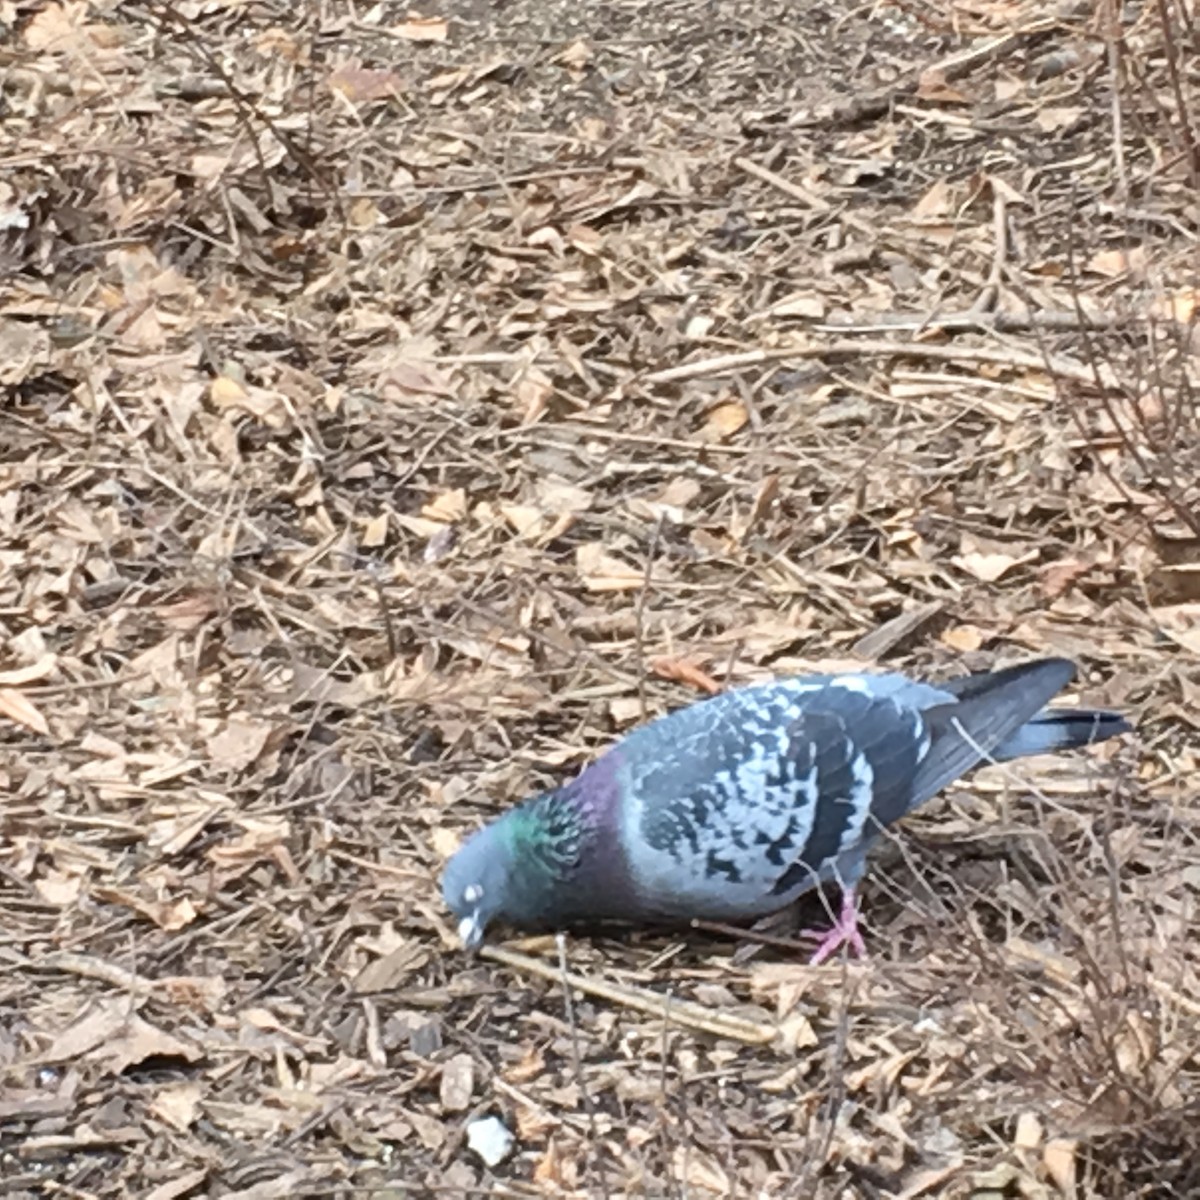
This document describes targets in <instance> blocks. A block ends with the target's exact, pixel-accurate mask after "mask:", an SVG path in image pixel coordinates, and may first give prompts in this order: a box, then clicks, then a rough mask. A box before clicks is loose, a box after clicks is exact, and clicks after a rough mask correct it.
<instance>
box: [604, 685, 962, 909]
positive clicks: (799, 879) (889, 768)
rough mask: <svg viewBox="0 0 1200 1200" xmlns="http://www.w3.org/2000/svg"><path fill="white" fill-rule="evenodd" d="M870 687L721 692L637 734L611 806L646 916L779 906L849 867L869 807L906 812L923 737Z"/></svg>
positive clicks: (884, 694)
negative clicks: (618, 797) (618, 815)
mask: <svg viewBox="0 0 1200 1200" xmlns="http://www.w3.org/2000/svg"><path fill="white" fill-rule="evenodd" d="M874 682H875V681H874V679H873V678H872V677H870V676H867V677H863V676H847V677H844V678H834V679H830V680H822V681H820V682H819V683H811V684H801V683H796V682H795V681H792V682H791V683H790V684H789V685H787V686H785V685H780V686H779V687H778V688H775V689H754V690H752V691H747V692H743V693H727V694H726V696H724V697H721V698H719V699H721V700H723V701H725V703H723V704H720V705H714V704H706V705H701V706H696V707H694V708H693V709H685V710H683V711H682V712H680V713H677V714H674V715H673V717H672V718H668V719H667V720H665V721H662V722H657V723H656V724H655V726H653V727H647V733H649V732H650V729H653V730H654V731H655V732H654V736H652V737H645V738H643V739H642V740H641V742H640V744H639V745H637V747H636V751H637V753H636V755H631V758H630V759H628V760H627V762H626V766H625V767H624V768H623V770H622V776H623V778H622V804H623V808H624V828H625V832H624V838H625V851H626V856H627V859H628V862H629V866H630V868H631V873H632V878H633V881H634V884H635V887H636V890H637V892H638V897H639V901H640V904H641V905H642V907H643V908H644V909H645V911H646V914H647V915H648V916H650V915H657V916H660V917H681V918H687V917H709V918H711V919H722V918H724V919H733V918H737V917H747V916H753V915H756V914H758V913H765V912H770V911H773V910H775V909H778V908H781V907H783V906H784V905H785V904H787V903H789V902H790V901H791V900H792V899H794V898H795V897H796V896H798V895H800V894H801V893H803V892H805V891H807V890H809V889H810V888H812V887H814V886H815V885H816V884H817V883H818V882H819V881H820V880H822V879H827V878H831V877H833V876H834V875H835V874H836V868H837V864H838V860H839V858H841V857H842V856H845V855H846V854H847V853H848V852H849V853H850V855H851V857H852V858H853V859H854V860H856V861H857V860H858V859H860V858H861V854H862V852H863V850H864V849H865V844H866V843H867V842H868V841H869V840H871V839H872V838H873V837H874V836H875V835H876V834H877V833H878V830H879V827H880V818H879V815H878V814H879V813H880V812H884V811H886V812H897V813H902V812H904V811H907V807H908V805H907V799H908V796H909V795H910V794H911V789H912V782H913V779H914V777H915V775H916V772H917V770H918V768H919V766H920V763H921V761H922V759H923V758H924V756H925V755H926V753H927V752H928V749H929V745H930V739H929V734H928V731H927V730H926V728H925V723H924V720H923V718H922V714H921V712H920V710H919V709H918V708H916V707H913V706H911V705H909V704H906V703H905V702H904V701H903V699H902V696H903V692H902V691H899V690H897V689H896V688H895V687H894V686H890V685H888V684H886V683H885V684H884V685H881V686H880V687H878V688H875V687H873V686H872V685H873V684H874ZM946 698H947V699H948V697H946ZM689 714H690V716H689ZM630 749H631V750H632V749H634V747H630Z"/></svg>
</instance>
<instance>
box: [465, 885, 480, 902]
mask: <svg viewBox="0 0 1200 1200" xmlns="http://www.w3.org/2000/svg"><path fill="white" fill-rule="evenodd" d="M463 899H464V900H465V901H466V902H467V903H468V904H478V903H479V901H480V900H482V899H483V888H481V887H480V886H479V884H477V883H468V884H467V886H466V887H465V888H463Z"/></svg>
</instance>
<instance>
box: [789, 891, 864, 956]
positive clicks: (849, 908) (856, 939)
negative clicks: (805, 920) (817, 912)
mask: <svg viewBox="0 0 1200 1200" xmlns="http://www.w3.org/2000/svg"><path fill="white" fill-rule="evenodd" d="M800 936H801V937H806V938H813V939H815V940H816V942H817V948H816V950H815V951H814V953H813V956H812V958H811V959H809V963H810V965H812V966H814V967H815V966H819V965H820V964H821V963H823V962H824V961H825V960H826V959H828V958H830V957H832V955H833V954H835V953H836V952H837V951H838V950H840V949H841V948H842V946H848V947H849V949H850V951H851V953H852V954H853V955H854V957H855V958H866V957H867V947H866V944H865V943H864V942H863V939H862V934H861V933H859V931H858V900H857V899H856V897H855V895H854V889H853V888H847V889H846V890H845V891H844V892H843V893H842V907H841V911H840V912H839V913H838V915H837V919H836V920H835V921H834V923H833V926H832V928H830V929H806V930H804V931H803V932H802V933H801V935H800Z"/></svg>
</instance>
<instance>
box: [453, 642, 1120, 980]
mask: <svg viewBox="0 0 1200 1200" xmlns="http://www.w3.org/2000/svg"><path fill="white" fill-rule="evenodd" d="M1074 674H1075V668H1074V666H1073V665H1072V664H1071V663H1070V662H1069V661H1067V660H1065V659H1061V658H1047V659H1041V660H1038V661H1035V662H1030V663H1026V664H1023V665H1021V666H1015V667H1008V668H1006V669H1004V670H998V671H988V672H984V673H982V674H976V675H968V676H965V677H963V678H960V679H953V680H950V681H948V682H945V683H940V684H929V683H920V682H917V681H914V680H911V679H909V678H907V677H905V676H904V675H898V674H839V675H808V676H799V677H796V678H788V679H779V680H777V681H775V682H772V683H766V684H760V685H755V686H751V687H745V688H739V689H736V690H732V691H728V692H724V693H721V694H719V695H716V696H712V697H709V698H707V699H705V700H701V701H699V702H698V703H695V704H692V705H689V706H688V707H686V708H682V709H679V710H677V711H675V712H672V713H669V714H667V715H666V716H662V717H659V718H658V719H656V720H654V721H651V722H649V723H648V724H646V725H643V726H641V727H639V728H637V729H635V730H634V731H633V732H632V733H630V734H629V735H628V736H627V737H625V738H624V739H623V740H622V741H620V742H619V743H617V745H615V746H613V747H612V748H611V749H609V750H608V751H606V752H605V753H604V754H603V755H601V756H600V758H598V759H597V760H596V761H595V762H594V763H592V764H591V765H590V766H588V767H586V768H585V769H584V770H583V771H582V772H581V773H580V774H579V775H578V776H577V777H576V778H575V779H574V780H572V781H571V782H569V783H567V784H565V785H564V786H563V787H560V788H557V789H556V790H554V791H552V792H548V793H546V794H545V795H542V796H538V797H535V798H534V799H531V800H528V801H526V802H525V803H524V804H521V805H519V806H518V807H516V808H513V809H511V810H510V811H508V812H506V813H504V814H503V815H502V816H500V817H499V818H497V819H496V820H495V821H493V822H492V823H491V824H489V825H487V826H486V827H485V828H483V829H481V830H479V831H478V832H477V833H475V834H474V835H473V836H472V837H470V838H469V839H468V840H467V842H466V843H465V844H464V845H463V846H462V847H461V848H460V849H459V850H458V852H457V853H456V854H455V855H454V856H453V857H452V858H451V859H450V861H449V862H448V863H447V864H446V870H445V874H444V875H443V878H442V895H443V897H444V899H445V902H446V904H447V905H448V906H449V908H450V909H451V911H452V912H453V913H454V914H455V916H456V917H458V918H459V927H458V929H459V935H460V937H461V938H462V940H463V943H464V945H466V946H467V947H468V948H474V947H475V946H477V945H478V944H479V943H480V942H481V941H482V939H483V935H484V933H485V931H486V929H487V927H488V925H489V924H490V923H491V922H493V921H503V922H506V923H507V924H509V925H510V926H513V927H516V928H523V929H533V928H556V927H558V928H561V927H562V926H565V925H568V924H573V923H579V922H594V921H598V920H610V919H613V920H620V921H627V922H643V923H645V922H660V921H677V922H686V921H688V920H691V919H693V918H703V919H707V920H711V921H745V920H750V919H753V918H756V917H760V916H764V915H766V914H768V913H771V912H774V911H776V910H778V909H782V908H785V907H787V906H788V905H790V904H791V903H792V902H793V901H794V900H795V899H796V898H797V897H798V896H801V895H803V894H804V893H805V892H807V891H809V890H811V889H812V888H815V887H817V886H819V885H821V884H825V883H835V884H837V885H838V886H839V887H840V888H841V891H842V904H841V911H840V912H839V914H838V915H837V917H836V919H835V921H834V925H833V928H832V929H830V930H829V931H828V932H827V933H825V935H824V936H823V937H822V938H821V940H820V944H819V945H818V946H817V949H816V953H815V955H814V956H813V962H821V961H823V960H824V959H826V958H828V957H829V956H830V955H831V954H833V952H834V951H835V950H837V949H838V948H839V947H841V946H842V945H843V944H846V945H847V946H848V947H849V948H850V949H851V950H853V951H855V952H856V953H857V954H859V955H862V954H863V953H864V952H865V951H864V947H863V942H862V938H861V936H860V935H859V932H858V906H857V900H856V894H855V890H856V887H857V885H858V882H859V880H860V878H861V877H862V874H863V870H864V866H865V860H866V855H867V851H868V850H869V849H870V848H871V845H872V844H873V843H874V842H875V840H876V839H877V838H878V837H879V835H880V834H881V832H882V831H883V830H885V829H887V828H888V827H889V826H890V825H893V824H894V823H895V822H896V821H898V820H900V818H901V817H903V816H905V815H906V814H907V813H910V812H912V811H913V809H915V808H917V807H918V806H919V805H921V804H924V803H925V801H927V800H929V799H931V798H932V797H933V796H934V795H935V794H936V793H937V792H939V791H941V789H942V788H944V787H945V786H946V785H947V784H949V783H951V782H952V781H953V780H955V779H958V778H959V776H961V775H963V774H964V773H965V772H967V771H969V770H970V769H971V768H972V767H975V766H978V765H979V764H980V763H981V762H984V761H987V762H1004V761H1006V760H1009V759H1014V758H1019V757H1021V756H1023V755H1027V754H1041V753H1045V752H1047V751H1053V750H1063V749H1067V748H1069V747H1073V746H1084V745H1088V744H1090V743H1092V742H1099V741H1103V740H1104V739H1105V738H1109V737H1113V736H1114V735H1116V734H1120V733H1124V732H1126V731H1128V730H1129V729H1130V725H1129V723H1128V722H1127V721H1126V720H1125V719H1124V718H1123V717H1121V716H1119V715H1117V714H1116V713H1111V712H1104V711H1101V710H1097V709H1081V708H1045V707H1044V706H1045V705H1046V704H1047V702H1048V701H1049V700H1050V699H1052V698H1053V697H1054V696H1055V695H1056V694H1057V693H1058V692H1059V691H1061V690H1062V688H1063V687H1065V686H1066V684H1067V683H1068V682H1070V680H1071V679H1072V678H1073V677H1074Z"/></svg>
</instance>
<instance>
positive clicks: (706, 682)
mask: <svg viewBox="0 0 1200 1200" xmlns="http://www.w3.org/2000/svg"><path fill="white" fill-rule="evenodd" d="M650 669H651V670H652V671H653V672H654V673H655V674H656V675H658V676H660V677H661V678H663V679H673V680H675V681H676V682H677V683H686V684H687V685H688V686H689V687H693V688H695V689H696V691H698V692H706V693H707V694H708V695H710V696H715V695H716V694H717V693H718V692H719V691H720V690H721V685H720V684H719V683H718V682H717V681H716V680H715V679H713V677H712V676H711V675H709V674H708V673H707V672H706V671H703V670H701V668H700V667H698V666H697V665H696V664H695V663H691V662H688V661H687V660H686V659H683V658H656V659H654V660H653V661H652V662H651V663H650Z"/></svg>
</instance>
